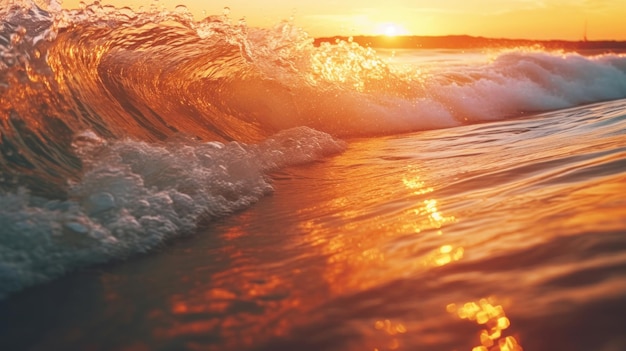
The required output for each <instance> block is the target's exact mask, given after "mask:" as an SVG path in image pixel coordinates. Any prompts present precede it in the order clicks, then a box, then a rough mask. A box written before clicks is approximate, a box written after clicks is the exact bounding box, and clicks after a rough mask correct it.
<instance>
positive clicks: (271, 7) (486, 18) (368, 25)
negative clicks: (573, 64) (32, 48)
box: [63, 0, 626, 40]
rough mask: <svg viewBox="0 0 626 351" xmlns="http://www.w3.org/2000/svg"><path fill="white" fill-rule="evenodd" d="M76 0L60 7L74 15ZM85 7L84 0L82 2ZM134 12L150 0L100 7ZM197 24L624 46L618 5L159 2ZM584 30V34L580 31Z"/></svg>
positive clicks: (485, 0) (490, 0)
mask: <svg viewBox="0 0 626 351" xmlns="http://www.w3.org/2000/svg"><path fill="white" fill-rule="evenodd" d="M78 1H80V0H65V1H64V3H63V6H64V7H66V8H76V7H77V6H78ZM87 2H89V1H87ZM101 2H102V3H104V4H113V5H116V6H131V7H139V6H144V7H148V6H150V5H151V4H152V3H153V2H154V1H153V0H102V1H101ZM156 3H157V4H158V6H164V7H166V8H168V9H173V8H174V7H175V6H176V5H180V4H184V5H186V6H187V8H188V9H189V10H190V11H191V12H192V13H193V14H194V15H195V17H196V19H201V18H203V17H205V16H206V15H215V14H221V13H222V11H223V9H224V7H229V8H230V9H231V14H230V16H231V17H232V18H233V19H234V20H238V19H239V18H241V17H245V18H246V21H247V22H248V24H249V25H250V26H261V27H269V26H272V25H274V24H276V23H279V22H280V21H282V20H288V19H290V18H291V17H293V19H294V22H295V24H296V25H297V26H299V27H302V28H304V29H305V30H306V31H307V32H308V33H309V34H310V35H311V36H331V35H359V34H365V35H372V34H385V32H387V33H388V34H411V35H447V34H469V35H475V36H485V37H497V38H504V37H507V38H523V39H567V40H580V39H582V38H583V36H584V35H585V32H586V34H587V37H588V39H589V40H601V39H616V40H626V0H382V1H381V0H307V1H302V0H298V1H296V0H219V1H215V0H160V1H158V2H156ZM585 28H586V31H585Z"/></svg>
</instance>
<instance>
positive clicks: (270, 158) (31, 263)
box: [0, 127, 345, 296]
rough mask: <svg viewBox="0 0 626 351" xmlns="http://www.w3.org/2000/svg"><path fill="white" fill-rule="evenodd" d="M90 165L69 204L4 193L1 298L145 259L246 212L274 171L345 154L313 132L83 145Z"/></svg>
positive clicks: (0, 205)
mask: <svg viewBox="0 0 626 351" xmlns="http://www.w3.org/2000/svg"><path fill="white" fill-rule="evenodd" d="M75 146H76V147H77V148H79V150H77V153H79V154H81V155H82V157H83V161H84V163H85V172H84V174H83V175H82V177H81V178H80V180H79V181H78V182H76V183H74V184H71V186H70V189H69V191H68V199H67V200H49V199H45V198H41V197H37V196H33V195H31V194H29V193H28V190H27V189H24V188H20V189H19V190H18V191H16V192H9V193H4V194H2V195H0V228H2V229H1V233H2V235H0V296H6V294H8V293H10V292H13V291H16V290H19V289H21V288H23V287H25V286H29V285H33V284H36V283H41V282H43V281H47V280H49V279H51V278H54V277H57V276H59V275H61V274H63V273H65V272H67V271H69V270H72V269H76V268H79V267H83V266H85V265H88V264H94V263H98V262H105V261H109V260H111V259H120V258H124V257H127V256H129V255H131V254H134V253H138V252H146V251H148V250H150V249H152V248H154V247H156V246H158V245H160V244H162V243H163V242H164V241H166V240H168V239H171V238H173V237H176V236H179V235H183V234H189V233H193V231H194V229H195V228H196V226H197V225H198V224H199V222H201V221H206V220H210V219H213V218H218V217H221V216H224V215H227V214H229V213H232V212H233V211H236V210H240V209H244V208H246V207H248V206H250V205H251V204H253V203H254V202H256V201H257V200H258V199H259V198H260V197H261V196H264V195H266V194H268V193H270V192H271V191H272V186H271V184H270V182H269V180H268V178H267V176H266V174H267V172H269V171H273V170H277V169H280V168H283V167H286V166H292V165H297V164H302V163H306V162H310V161H313V160H317V159H319V158H321V157H324V156H326V155H330V154H334V153H338V152H341V151H342V150H343V149H344V147H345V145H344V144H343V142H340V141H337V140H335V139H333V138H332V137H330V136H329V135H327V134H325V133H322V132H317V131H314V130H312V129H309V128H305V127H303V128H296V129H291V130H286V131H283V132H281V133H278V134H276V135H274V136H272V137H270V138H268V139H267V140H265V141H264V142H262V143H260V144H258V145H248V144H244V143H238V142H230V143H226V144H223V143H219V142H204V143H202V142H197V141H193V140H187V139H182V140H176V141H171V142H167V143H162V144H148V143H145V142H141V141H133V140H121V141H115V142H106V141H104V140H103V139H100V138H99V137H97V136H96V135H95V134H94V133H93V132H91V131H86V132H83V133H82V134H81V135H80V136H79V137H78V138H77V140H76V142H75Z"/></svg>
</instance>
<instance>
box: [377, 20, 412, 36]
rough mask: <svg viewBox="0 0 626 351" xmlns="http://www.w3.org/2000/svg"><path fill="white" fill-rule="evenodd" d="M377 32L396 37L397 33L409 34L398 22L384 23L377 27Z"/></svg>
mask: <svg viewBox="0 0 626 351" xmlns="http://www.w3.org/2000/svg"><path fill="white" fill-rule="evenodd" d="M376 34H379V35H386V36H388V37H395V36H397V35H408V34H409V32H408V31H407V30H406V29H405V28H404V27H402V26H400V25H398V24H396V23H390V22H388V23H382V24H380V25H379V26H378V27H377V29H376Z"/></svg>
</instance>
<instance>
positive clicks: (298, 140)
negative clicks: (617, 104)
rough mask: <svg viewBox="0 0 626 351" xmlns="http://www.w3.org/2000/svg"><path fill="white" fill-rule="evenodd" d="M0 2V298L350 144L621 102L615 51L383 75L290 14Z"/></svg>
mask: <svg viewBox="0 0 626 351" xmlns="http://www.w3.org/2000/svg"><path fill="white" fill-rule="evenodd" d="M54 4H55V3H52V5H51V6H48V8H46V9H45V10H44V9H41V8H40V7H38V6H36V5H35V4H34V3H32V2H29V0H23V1H15V2H12V3H11V4H7V5H6V6H4V3H3V6H2V7H1V8H0V23H1V24H0V228H2V229H0V295H6V294H8V293H10V292H12V291H16V290H19V289H21V288H22V287H24V286H29V285H32V284H35V283H38V282H43V281H46V280H48V279H51V278H52V277H56V276H58V275H60V274H62V273H63V272H66V271H68V270H71V269H75V268H77V267H82V266H84V265H87V264H91V263H95V262H104V261H108V260H111V259H114V258H119V257H125V256H127V255H130V254H132V253H135V252H142V251H146V250H149V249H150V248H153V247H155V246H157V245H159V244H161V243H162V242H163V241H164V240H167V239H169V238H171V237H175V236H178V235H182V234H184V233H189V232H192V231H193V229H194V228H195V227H196V226H197V225H198V223H199V222H200V221H202V220H203V219H204V218H215V217H219V216H222V215H226V214H228V213H231V212H232V211H235V210H238V209H243V208H245V207H247V206H250V204H252V203H254V202H255V201H257V200H258V199H259V198H260V197H261V196H263V195H264V194H267V193H268V192H270V191H271V185H270V184H269V182H268V180H267V173H268V172H270V171H272V170H275V169H279V168H281V167H286V166H290V165H294V164H299V163H302V162H308V161H312V160H315V159H319V158H321V157H323V156H325V155H329V154H332V153H336V152H340V151H341V150H342V149H343V148H344V147H345V145H343V144H342V142H340V141H337V140H336V139H334V138H335V137H358V136H369V135H380V134H389V133H399V132H409V131H416V130H424V129H437V128H445V127H452V126H458V125H460V124H464V123H473V122H480V121H487V120H496V119H506V118H512V117H517V116H520V115H524V114H527V113H532V112H538V111H546V110H552V109H559V108H565V107H570V106H576V105H580V104H586V103H591V102H596V101H603V100H611V99H619V98H623V97H626V56H624V55H618V54H605V55H599V56H589V57H587V56H583V55H580V54H575V53H570V54H564V53H559V52H544V51H540V50H535V51H532V50H530V51H528V50H512V51H503V52H500V53H498V54H496V55H495V56H494V57H493V58H492V59H491V60H490V61H488V62H481V63H476V62H472V63H467V64H461V65H449V66H446V65H442V66H436V67H435V66H423V67H421V66H415V67H413V68H412V69H410V70H406V69H399V68H398V67H395V66H393V65H392V64H390V63H389V62H387V61H386V60H385V59H383V58H381V57H379V56H378V55H377V54H376V52H375V51H374V50H373V49H371V48H365V47H362V46H359V45H357V44H356V43H352V42H349V41H348V42H345V41H344V42H337V43H335V44H323V45H320V46H315V45H313V39H312V38H310V37H309V36H308V35H307V34H306V33H305V32H304V31H303V30H302V29H300V28H298V27H297V26H295V25H294V24H293V23H291V22H282V23H279V24H277V25H276V26H275V27H273V28H254V27H249V26H247V24H246V23H245V21H233V20H232V19H230V18H229V17H228V14H227V13H224V14H220V15H216V16H209V17H207V18H205V19H202V20H200V21H195V20H194V19H193V17H192V16H191V15H190V14H189V12H188V11H187V10H186V8H184V7H178V8H176V9H175V10H173V11H167V10H161V9H156V8H150V9H148V10H143V11H133V10H131V9H128V8H115V7H112V6H102V5H100V4H99V3H95V4H91V5H85V6H83V7H82V8H80V9H77V10H61V9H60V8H59V7H58V6H56V5H54Z"/></svg>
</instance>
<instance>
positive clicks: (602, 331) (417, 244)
mask: <svg viewBox="0 0 626 351" xmlns="http://www.w3.org/2000/svg"><path fill="white" fill-rule="evenodd" d="M625 122H626V101H624V100H621V101H615V102H607V103H599V104H594V105H587V106H583V107H578V108H572V109H568V110H560V111H556V112H552V113H548V114H544V115H539V116H535V117H528V118H523V119H515V120H508V121H500V122H491V123H486V124H477V125H471V126H462V127H456V128H452V129H447V130H438V131H426V132H419V133H413V134H403V135H396V136H389V137H379V138H367V139H350V140H348V149H347V150H346V151H345V152H344V153H342V154H340V155H337V156H333V157H330V158H327V159H324V160H322V161H318V162H316V163H313V164H310V165H306V166H300V167H295V168H287V169H284V170H280V171H277V172H275V173H273V174H272V175H271V177H272V179H273V181H272V184H273V186H274V188H275V191H274V193H273V194H272V195H270V196H269V197H265V198H262V199H261V200H260V201H259V202H258V203H257V204H256V205H254V206H252V207H251V208H249V209H247V210H244V211H241V212H239V213H236V214H234V215H232V216H230V217H226V218H224V219H221V220H218V221H214V222H209V223H206V225H205V226H203V227H202V229H201V230H200V232H199V233H198V234H197V235H194V236H192V237H189V238H187V239H182V240H180V241H177V242H175V243H173V244H172V245H171V246H166V247H162V248H161V249H160V250H159V252H158V253H156V254H150V255H147V256H142V257H137V258H133V259H130V260H129V261H127V262H122V263H118V264H112V265H108V266H99V267H95V268H91V269H86V270H83V271H81V272H78V273H76V274H73V275H70V276H69V277H65V278H62V279H60V280H57V281H55V282H53V283H51V284H49V285H45V286H41V287H38V288H36V289H30V290H27V291H24V292H23V293H21V294H19V295H17V296H14V297H12V298H10V299H8V300H5V301H2V302H0V308H1V311H2V313H0V323H1V324H0V325H1V326H2V329H0V333H1V334H0V341H1V342H2V344H3V345H10V347H9V348H8V349H11V350H18V349H29V350H52V349H54V350H56V349H58V350H61V349H76V350H182V349H186V350H296V349H300V350H472V349H473V350H492V349H495V350H521V349H522V348H523V349H525V350H581V351H582V350H606V351H613V350H624V349H626V327H625V325H626V317H625V316H626V298H625V296H626V237H625V234H626V198H625V197H624V190H626V172H625V171H626V138H625V134H626V124H625Z"/></svg>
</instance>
